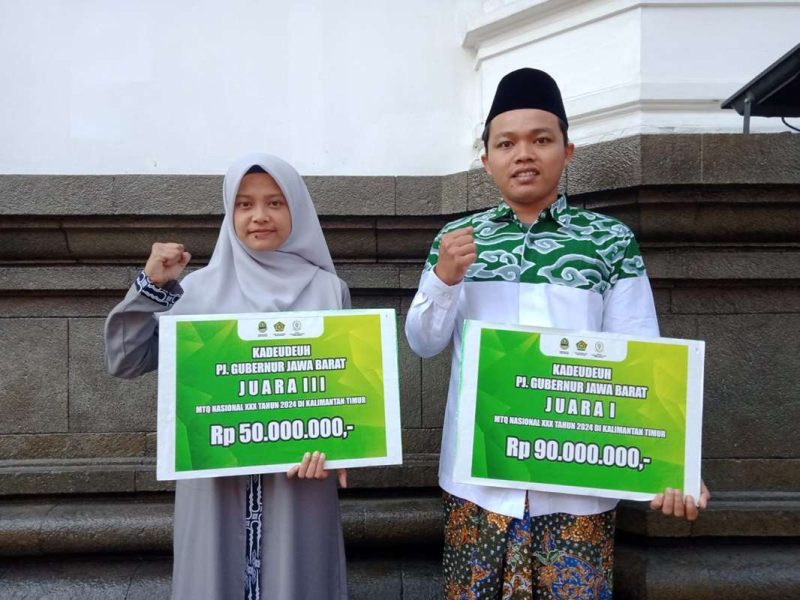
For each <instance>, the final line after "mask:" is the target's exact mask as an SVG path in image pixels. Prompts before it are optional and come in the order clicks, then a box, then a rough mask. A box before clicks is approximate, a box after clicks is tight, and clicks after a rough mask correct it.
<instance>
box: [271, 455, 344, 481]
mask: <svg viewBox="0 0 800 600" xmlns="http://www.w3.org/2000/svg"><path fill="white" fill-rule="evenodd" d="M330 473H331V472H330V471H328V470H326V469H325V453H324V452H314V453H313V454H312V453H311V452H306V453H305V454H304V455H303V461H302V462H301V463H300V464H299V465H295V466H293V467H292V468H291V469H289V471H287V473H286V477H288V478H289V479H294V478H295V477H297V478H298V479H327V478H328V475H330ZM336 476H337V477H338V478H339V487H343V488H346V487H347V469H336Z"/></svg>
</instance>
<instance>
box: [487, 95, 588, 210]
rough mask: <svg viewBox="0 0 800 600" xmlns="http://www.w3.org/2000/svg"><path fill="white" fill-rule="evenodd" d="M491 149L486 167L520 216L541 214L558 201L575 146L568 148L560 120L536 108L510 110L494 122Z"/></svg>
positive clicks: (490, 142)
mask: <svg viewBox="0 0 800 600" xmlns="http://www.w3.org/2000/svg"><path fill="white" fill-rule="evenodd" d="M487 147H488V150H487V152H486V154H485V155H484V156H483V157H481V159H482V160H483V166H484V167H485V168H486V172H487V173H489V175H491V176H492V178H493V179H494V181H495V183H496V184H497V187H498V188H500V192H501V193H502V194H503V198H505V200H506V202H508V204H509V206H511V208H513V209H514V211H515V212H517V214H518V215H519V214H520V213H526V210H528V211H530V210H535V211H537V212H538V211H539V210H541V209H543V208H545V207H546V206H549V205H550V204H552V203H553V201H555V199H556V198H557V197H558V182H559V180H560V179H561V172H562V171H563V170H564V167H566V166H567V165H568V164H569V161H570V160H571V159H572V152H573V150H574V146H573V145H572V144H567V145H566V146H565V145H564V138H563V136H562V134H561V129H559V126H558V117H556V116H555V115H554V114H553V113H550V112H547V111H544V110H539V109H535V108H523V109H519V110H510V111H507V112H504V113H500V114H499V115H497V116H496V117H495V118H494V119H492V122H491V127H490V129H489V143H488V146H487ZM535 217H536V215H533V218H534V219H535Z"/></svg>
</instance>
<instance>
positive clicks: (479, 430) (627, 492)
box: [456, 321, 705, 500]
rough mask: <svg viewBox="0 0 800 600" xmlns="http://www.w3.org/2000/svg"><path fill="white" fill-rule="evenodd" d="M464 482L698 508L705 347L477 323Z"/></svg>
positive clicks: (471, 325)
mask: <svg viewBox="0 0 800 600" xmlns="http://www.w3.org/2000/svg"><path fill="white" fill-rule="evenodd" d="M462 339H463V346H462V362H461V373H460V387H459V396H458V431H459V437H458V447H457V461H456V462H457V466H456V480H457V481H462V482H467V483H477V484H480V485H489V486H497V487H511V488H522V489H534V490H542V491H550V492H562V493H571V494H586V495H593V496H603V497H611V498H625V499H633V500H649V499H652V498H653V497H654V496H655V495H656V494H657V493H660V492H663V491H664V489H665V488H666V487H671V488H675V489H680V490H683V492H684V493H685V494H691V495H692V496H694V497H695V498H699V494H700V446H701V430H702V412H703V357H704V348H705V346H704V343H703V342H699V341H690V340H676V339H667V338H656V339H641V338H635V337H631V336H625V335H620V334H608V333H597V332H577V331H567V330H557V329H546V328H537V327H525V326H509V325H496V324H491V323H484V322H480V321H466V322H465V324H464V334H463V338H462Z"/></svg>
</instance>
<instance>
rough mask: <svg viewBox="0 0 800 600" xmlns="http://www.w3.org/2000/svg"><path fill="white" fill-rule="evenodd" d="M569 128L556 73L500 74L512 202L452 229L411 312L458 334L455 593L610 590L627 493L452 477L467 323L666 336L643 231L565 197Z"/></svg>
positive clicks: (415, 340)
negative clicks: (617, 523) (637, 234)
mask: <svg viewBox="0 0 800 600" xmlns="http://www.w3.org/2000/svg"><path fill="white" fill-rule="evenodd" d="M567 128H568V122H567V115H566V113H565V111H564V104H563V101H562V99H561V93H560V91H559V89H558V86H557V84H556V82H555V81H554V80H553V79H552V78H551V77H550V76H549V75H548V74H546V73H544V72H542V71H539V70H536V69H520V70H517V71H514V72H512V73H509V74H508V75H506V76H505V77H504V78H503V79H502V80H501V81H500V84H499V85H498V88H497V93H496V95H495V98H494V101H493V103H492V106H491V109H490V111H489V115H488V116H487V118H486V128H485V130H484V135H483V141H484V150H485V153H484V155H483V157H482V160H483V165H484V167H485V169H486V171H487V173H489V175H491V177H492V178H493V179H494V181H495V183H496V184H497V187H498V188H499V190H500V192H501V194H502V196H503V200H502V202H500V204H499V205H498V206H496V207H494V208H491V209H489V210H486V211H483V212H479V213H476V214H473V215H469V216H467V217H464V218H462V219H459V220H457V221H454V222H452V223H449V224H447V225H446V226H445V227H444V228H443V229H442V231H441V232H440V233H439V235H438V236H437V237H436V239H435V240H434V243H433V247H432V248H431V252H430V255H429V257H428V261H427V263H426V265H425V269H424V271H423V274H422V278H421V281H420V287H419V291H418V292H417V294H416V296H415V297H414V300H413V302H412V304H411V308H410V310H409V314H408V318H407V321H406V335H407V337H408V341H409V344H410V345H411V348H412V349H413V350H414V351H415V352H416V353H417V354H419V355H420V356H423V357H429V356H433V355H434V354H437V353H438V352H441V351H442V350H443V349H444V348H445V347H446V346H447V344H448V343H451V342H452V343H453V361H452V366H451V374H450V390H449V394H448V400H447V409H446V411H445V422H444V431H443V437H442V456H441V463H440V468H439V483H440V485H441V487H442V488H443V490H444V503H445V518H446V525H445V548H444V556H443V560H444V583H445V594H446V596H447V597H448V598H462V597H464V598H466V597H469V598H473V597H475V598H530V597H532V596H533V597H537V598H551V597H592V598H610V597H611V590H612V570H613V538H614V509H615V506H616V503H617V501H616V500H614V499H608V498H600V497H591V496H578V495H569V494H555V493H547V492H536V491H527V492H526V491H525V490H517V489H506V488H493V487H486V486H480V485H470V484H463V483H457V482H455V481H454V478H453V473H454V468H455V464H456V457H455V454H456V436H457V431H456V429H455V423H456V412H457V406H456V403H457V397H456V394H457V389H458V365H459V360H460V344H461V339H460V337H461V325H462V322H463V320H464V319H478V320H483V321H491V322H495V323H509V324H524V325H536V326H543V327H557V328H563V329H582V330H592V331H607V332H616V333H626V334H631V335H637V336H643V337H657V336H658V335H659V331H658V323H657V321H656V315H655V308H654V305H653V295H652V292H651V289H650V284H649V281H648V279H647V275H646V273H645V269H644V263H643V262H642V258H641V256H640V254H639V247H638V244H637V243H636V240H635V239H634V236H633V233H632V232H631V231H630V229H628V228H627V227H626V226H625V225H624V224H622V223H621V222H620V221H618V220H616V219H613V218H610V217H606V216H604V215H600V214H597V213H594V212H591V211H588V210H583V209H580V208H576V207H572V206H569V205H568V204H567V200H566V198H565V197H564V196H559V194H558V184H559V180H560V178H561V173H562V172H563V170H564V168H565V167H566V166H567V165H568V164H569V162H570V160H571V159H572V154H573V151H574V146H573V145H572V144H571V143H569V141H568V138H567ZM576 483H577V482H576ZM708 497H709V496H708V491H707V490H706V489H705V486H703V493H702V494H701V498H700V499H699V502H698V503H697V504H695V501H694V499H692V498H691V497H688V496H687V497H685V498H684V496H683V495H682V494H681V493H680V491H679V490H670V489H667V490H665V493H664V494H659V496H658V497H657V498H656V499H655V500H653V502H652V503H651V506H652V507H653V508H654V509H661V510H662V511H663V512H664V513H665V514H671V515H675V516H677V517H686V518H688V519H690V520H693V519H695V518H696V517H697V511H698V507H700V508H704V507H705V505H706V503H707V501H708Z"/></svg>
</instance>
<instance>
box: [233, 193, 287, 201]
mask: <svg viewBox="0 0 800 600" xmlns="http://www.w3.org/2000/svg"><path fill="white" fill-rule="evenodd" d="M258 196H259V195H258V194H236V197H237V198H247V199H249V200H252V199H253V198H257V197H258ZM264 197H265V198H283V199H285V196H284V195H283V194H282V193H280V192H276V193H274V194H267V195H266V196H264Z"/></svg>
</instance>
